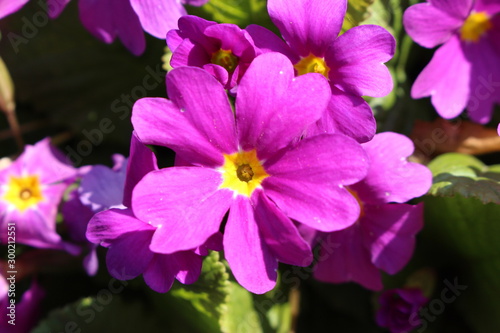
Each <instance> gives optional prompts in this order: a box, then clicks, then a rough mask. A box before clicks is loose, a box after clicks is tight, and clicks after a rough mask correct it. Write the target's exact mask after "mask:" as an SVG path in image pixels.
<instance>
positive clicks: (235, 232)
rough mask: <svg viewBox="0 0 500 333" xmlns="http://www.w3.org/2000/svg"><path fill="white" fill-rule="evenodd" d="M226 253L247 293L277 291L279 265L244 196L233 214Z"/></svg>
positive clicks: (234, 206)
mask: <svg viewBox="0 0 500 333" xmlns="http://www.w3.org/2000/svg"><path fill="white" fill-rule="evenodd" d="M224 251H225V256H226V260H227V262H228V263H229V267H230V268H231V271H232V272H233V274H234V277H235V278H236V281H238V283H239V284H241V285H242V286H243V287H244V288H245V289H247V290H248V291H250V292H252V293H255V294H263V293H265V292H268V291H269V290H271V289H273V288H274V286H275V284H276V279H277V269H278V261H277V260H276V258H275V257H274V256H273V255H272V254H271V251H270V249H269V248H268V246H267V245H266V243H265V241H264V238H263V237H262V236H261V234H260V232H259V228H258V226H257V223H256V221H255V218H254V213H253V209H252V206H251V205H250V202H249V200H248V199H247V198H244V197H242V196H238V197H237V198H236V200H235V201H234V203H233V204H232V205H231V209H230V211H229V218H228V221H227V224H226V228H225V230H224Z"/></svg>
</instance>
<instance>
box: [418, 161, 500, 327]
mask: <svg viewBox="0 0 500 333" xmlns="http://www.w3.org/2000/svg"><path fill="white" fill-rule="evenodd" d="M429 168H430V169H431V171H432V172H433V175H434V180H433V186H432V188H431V190H430V192H429V193H430V194H429V195H427V196H426V197H425V198H424V201H425V221H426V225H425V228H424V231H423V233H422V238H423V241H422V242H425V243H426V244H429V245H428V246H427V248H428V249H427V251H429V253H428V255H432V256H431V258H432V260H433V261H435V263H436V265H438V266H441V267H442V268H443V269H446V270H447V271H450V270H451V271H453V272H456V274H457V275H456V276H457V278H458V281H460V283H461V284H464V285H467V286H468V287H467V290H465V291H463V293H462V295H461V296H460V297H457V301H456V304H455V303H453V305H452V306H454V307H456V308H457V309H458V311H460V312H461V314H462V316H463V317H464V318H465V319H466V321H467V322H469V323H470V324H471V326H472V327H473V328H474V329H475V331H476V332H489V331H490V332H493V331H495V327H500V317H498V315H497V314H498V313H500V304H499V303H498V295H500V279H499V278H498V277H499V276H500V219H499V218H500V205H499V203H500V184H499V182H498V180H499V179H500V173H499V172H498V171H499V167H498V166H493V167H488V166H486V165H484V164H483V163H482V162H481V161H479V160H478V159H476V158H475V157H472V156H469V155H463V154H456V153H452V154H445V155H441V156H439V157H438V158H436V159H435V160H434V161H432V162H431V163H430V164H429ZM478 304H481V306H478Z"/></svg>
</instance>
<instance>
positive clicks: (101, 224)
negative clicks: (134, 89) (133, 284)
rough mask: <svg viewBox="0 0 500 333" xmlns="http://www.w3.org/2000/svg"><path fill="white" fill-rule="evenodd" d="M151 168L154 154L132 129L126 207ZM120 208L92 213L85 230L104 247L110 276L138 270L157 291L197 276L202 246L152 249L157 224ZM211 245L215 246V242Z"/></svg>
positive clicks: (123, 277) (128, 274) (131, 274)
mask: <svg viewBox="0 0 500 333" xmlns="http://www.w3.org/2000/svg"><path fill="white" fill-rule="evenodd" d="M154 170H158V167H157V166H156V157H155V156H154V154H153V152H152V151H151V150H150V149H149V148H147V147H146V146H145V145H144V144H143V143H142V142H140V141H139V139H138V138H137V137H136V135H135V133H134V134H133V136H132V142H131V148H130V158H129V162H128V164H127V179H126V181H125V183H126V184H125V192H123V190H122V192H121V193H122V197H123V202H124V204H125V206H128V207H130V197H131V193H132V190H133V188H134V187H135V185H136V183H137V182H138V181H139V180H140V179H141V178H142V177H143V176H144V175H146V174H147V173H149V172H151V171H154ZM121 201H122V200H121V199H120V202H121ZM123 208H125V209H119V208H112V209H109V210H104V211H102V212H100V213H98V214H96V215H95V216H94V217H93V218H92V219H91V220H90V222H89V224H88V230H87V238H88V239H89V241H91V242H93V243H95V244H101V245H102V246H105V247H108V253H107V255H106V264H107V266H108V270H109V272H110V274H111V275H112V276H113V277H115V278H117V279H120V280H129V279H132V278H135V277H137V276H139V275H141V274H142V275H143V277H144V281H145V282H146V284H147V285H148V286H149V287H150V288H151V289H153V290H155V291H157V292H167V291H168V290H169V289H170V288H171V286H172V284H173V282H174V280H175V279H177V280H179V281H180V282H181V283H185V284H189V283H193V282H195V281H196V280H197V279H198V276H199V275H200V272H201V265H202V257H201V255H205V254H206V253H207V251H206V249H204V248H203V249H197V251H196V252H195V251H192V250H189V251H180V252H176V253H172V254H159V253H154V252H153V251H151V250H150V248H149V244H150V243H151V239H152V237H153V234H154V233H155V231H156V229H157V228H156V227H154V226H152V225H151V223H148V222H147V221H144V220H140V219H138V218H137V217H136V216H135V215H134V212H133V211H132V210H131V209H128V208H126V207H123ZM215 237H217V236H215ZM213 243H214V241H213V239H212V240H210V241H209V242H208V244H206V245H207V246H208V247H210V248H214V246H212V245H213ZM215 248H216V249H219V248H217V245H215ZM200 254H201V255H200Z"/></svg>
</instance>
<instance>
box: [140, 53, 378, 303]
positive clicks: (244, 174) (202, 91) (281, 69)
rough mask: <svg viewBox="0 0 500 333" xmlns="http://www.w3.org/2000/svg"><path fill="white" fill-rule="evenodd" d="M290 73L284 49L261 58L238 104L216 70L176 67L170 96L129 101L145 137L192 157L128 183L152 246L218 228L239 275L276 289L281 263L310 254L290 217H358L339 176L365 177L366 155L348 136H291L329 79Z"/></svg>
mask: <svg viewBox="0 0 500 333" xmlns="http://www.w3.org/2000/svg"><path fill="white" fill-rule="evenodd" d="M294 76H295V75H294V70H293V66H292V64H291V63H290V61H289V60H288V59H287V58H286V57H285V56H283V55H281V54H278V53H268V54H264V55H261V56H258V57H257V58H255V60H254V61H253V62H252V64H251V65H250V67H249V68H248V70H247V72H246V74H245V75H244V76H243V78H242V79H241V82H240V84H239V86H238V94H237V96H236V102H235V105H236V106H235V112H234V113H233V111H232V109H231V106H230V103H229V100H228V97H227V94H226V93H225V90H224V88H223V86H222V85H221V84H220V83H219V82H218V81H217V80H216V79H215V78H214V77H213V76H211V75H210V74H208V73H207V72H206V71H204V70H202V69H199V68H196V67H178V68H174V69H173V70H172V71H171V72H169V74H168V75H167V93H168V96H169V97H170V100H166V99H162V98H143V99H141V100H139V101H137V102H136V104H135V105H134V108H133V113H132V123H133V125H134V129H135V131H136V132H137V135H138V136H139V137H140V138H141V140H142V141H143V142H145V143H146V144H154V145H162V146H166V147H169V148H171V149H173V150H174V151H175V152H176V154H177V156H178V157H179V158H181V159H182V160H183V161H185V162H187V164H189V165H192V166H187V167H172V168H165V169H161V170H158V171H154V172H151V173H149V174H147V175H146V176H144V178H143V179H142V180H141V181H140V182H139V183H138V184H137V186H136V187H135V189H134V191H133V193H132V210H133V211H134V214H135V215H136V216H137V217H138V218H139V219H141V220H143V221H148V222H149V223H150V224H151V226H154V227H156V231H155V233H154V235H153V238H152V241H151V245H150V248H151V250H152V251H154V252H159V253H174V252H176V251H182V250H187V249H191V248H194V247H197V246H200V245H201V244H203V243H204V242H206V240H207V239H209V237H211V236H212V235H213V234H215V233H217V232H219V230H221V228H222V229H223V234H224V236H223V246H224V252H225V257H226V259H227V261H228V263H229V266H230V267H231V269H232V272H233V274H234V276H235V278H236V280H237V281H238V282H239V283H240V284H241V285H242V286H244V287H245V288H246V289H248V290H250V291H252V292H254V293H264V292H267V291H269V290H270V289H272V288H273V287H274V284H275V282H276V277H277V273H276V270H277V267H278V261H281V262H284V263H287V264H292V265H300V266H306V265H309V264H310V263H311V261H312V251H311V248H310V246H309V245H308V244H307V243H306V242H305V241H304V240H303V239H302V238H301V236H300V235H299V233H298V230H297V228H296V226H295V224H294V222H292V219H293V220H296V221H298V222H300V223H303V224H306V225H308V226H310V227H312V228H314V229H317V230H322V231H334V230H339V229H343V228H346V227H348V226H349V225H351V224H352V223H353V222H354V221H355V220H356V218H357V216H358V215H359V206H358V204H357V202H356V200H355V199H354V198H353V197H352V196H351V195H350V194H349V192H348V191H347V190H346V189H345V188H344V186H345V185H350V184H353V183H355V182H357V181H359V180H360V179H362V178H363V177H364V176H365V174H366V171H367V167H368V165H367V159H366V155H365V153H364V151H363V149H362V148H361V146H360V145H359V144H358V143H357V142H356V141H355V140H353V139H351V138H349V137H346V136H343V135H333V134H323V135H317V136H311V137H309V138H306V139H304V140H300V141H299V140H298V139H299V138H300V137H301V135H302V134H303V133H304V131H305V130H306V128H307V127H308V126H310V125H311V124H313V123H314V122H316V121H317V120H318V119H319V118H320V117H321V115H322V114H323V112H324V109H325V107H326V106H327V104H328V100H329V98H330V88H329V86H328V83H327V81H326V80H325V79H324V77H322V76H321V75H318V74H308V75H303V76H300V77H297V78H295V77H294ZM228 210H229V215H228V218H227V223H225V225H221V223H222V220H223V218H224V216H225V215H226V212H227V211H228Z"/></svg>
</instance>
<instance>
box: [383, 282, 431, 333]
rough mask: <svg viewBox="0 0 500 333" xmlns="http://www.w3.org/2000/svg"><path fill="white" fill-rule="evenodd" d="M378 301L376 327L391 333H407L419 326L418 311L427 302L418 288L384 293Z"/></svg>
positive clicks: (391, 290)
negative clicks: (383, 328)
mask: <svg viewBox="0 0 500 333" xmlns="http://www.w3.org/2000/svg"><path fill="white" fill-rule="evenodd" d="M378 301H379V303H380V308H379V310H378V311H377V315H376V321H377V325H379V326H380V327H385V328H387V329H389V332H391V333H408V332H411V331H412V330H414V329H415V328H417V327H418V326H419V325H420V320H421V319H420V318H419V317H418V313H419V310H420V308H421V307H422V306H424V305H425V304H426V303H427V302H428V301H429V300H428V299H427V297H425V296H424V295H423V293H422V290H421V289H420V288H400V289H390V290H386V291H384V292H383V293H382V294H381V295H380V297H379V299H378Z"/></svg>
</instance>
